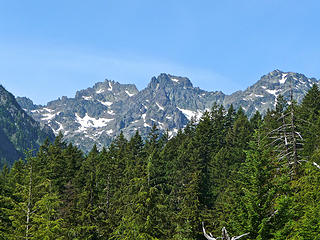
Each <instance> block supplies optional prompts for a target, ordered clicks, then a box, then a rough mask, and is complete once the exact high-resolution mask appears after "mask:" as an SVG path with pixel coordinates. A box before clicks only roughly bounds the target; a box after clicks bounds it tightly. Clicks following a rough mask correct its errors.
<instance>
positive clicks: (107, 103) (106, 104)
mask: <svg viewBox="0 0 320 240" xmlns="http://www.w3.org/2000/svg"><path fill="white" fill-rule="evenodd" d="M99 102H100V103H101V104H103V105H105V106H107V107H110V106H111V105H112V103H113V102H108V101H106V102H104V101H99Z"/></svg>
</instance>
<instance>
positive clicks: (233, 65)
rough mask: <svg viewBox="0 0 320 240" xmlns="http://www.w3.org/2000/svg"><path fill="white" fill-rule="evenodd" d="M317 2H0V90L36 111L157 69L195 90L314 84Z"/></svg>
mask: <svg viewBox="0 0 320 240" xmlns="http://www.w3.org/2000/svg"><path fill="white" fill-rule="evenodd" d="M319 9H320V1H317V0H314V1H313V0H306V1H301V0H223V1H220V0H161V1H159V0H158V1H157V0H92V1H85V0H55V1H43V0H28V1H25V0H20V1H18V0H10V1H8V0H0V84H2V85H4V87H6V88H7V89H8V90H9V91H11V92H12V93H13V94H15V95H18V96H28V97H30V98H31V99H32V100H34V102H35V103H38V104H39V103H41V104H45V103H46V102H48V101H50V100H54V99H56V98H58V97H59V96H68V97H72V96H74V94H75V92H76V90H80V89H84V88H87V87H90V86H92V85H93V84H94V83H95V82H99V81H103V80H104V79H105V78H108V79H112V80H115V81H119V82H120V83H134V84H136V85H137V87H138V88H139V89H142V88H144V87H145V86H146V85H147V84H148V82H149V81H150V78H151V77H152V76H157V75H158V74H159V73H161V72H167V73H171V74H175V75H182V76H187V77H189V78H190V79H191V81H192V82H193V84H194V85H195V86H199V87H200V88H202V89H205V90H222V91H223V92H225V93H231V92H233V91H235V90H239V89H245V88H246V87H248V86H249V85H251V84H253V83H254V82H256V81H257V80H258V79H259V78H260V77H261V76H262V75H264V74H266V73H268V72H270V71H272V70H274V69H280V70H284V71H294V72H300V73H304V74H306V75H307V76H309V77H316V78H320V67H319V66H320V60H319V57H320V27H319V25H320V20H319Z"/></svg>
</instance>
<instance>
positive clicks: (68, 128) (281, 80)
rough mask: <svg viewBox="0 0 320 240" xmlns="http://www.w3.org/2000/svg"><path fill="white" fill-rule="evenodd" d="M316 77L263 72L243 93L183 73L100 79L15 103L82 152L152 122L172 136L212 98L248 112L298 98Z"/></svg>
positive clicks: (144, 130)
mask: <svg viewBox="0 0 320 240" xmlns="http://www.w3.org/2000/svg"><path fill="white" fill-rule="evenodd" d="M317 82H318V81H317V80H316V79H315V78H307V77H305V76H304V75H302V74H298V73H293V72H286V73H285V72H282V71H280V70H275V71H273V72H270V73H268V74H267V75H265V76H263V77H262V78H261V79H260V80H259V81H258V82H257V83H255V84H254V85H252V86H250V87H248V88H247V89H246V90H244V91H237V92H235V93H233V94H231V95H225V94H224V93H222V92H221V91H216V92H208V91H205V90H201V89H199V88H198V87H193V85H192V83H191V81H190V80H189V79H188V78H185V77H178V76H173V75H169V74H164V73H163V74H160V75H159V76H158V77H157V78H156V77H153V78H152V79H151V81H150V83H149V84H148V86H147V87H146V88H145V89H143V90H141V91H138V90H137V88H136V86H135V85H131V84H120V83H117V82H114V81H109V80H105V81H104V82H100V83H97V84H95V85H94V86H93V87H92V88H88V89H85V90H81V91H78V92H77V93H76V96H75V97H74V98H67V97H62V98H61V99H60V98H59V99H58V100H55V101H52V102H49V103H48V104H47V105H46V106H36V105H34V104H33V103H32V101H31V100H29V99H26V98H18V99H17V100H18V102H19V103H20V104H21V106H22V107H23V108H25V109H26V111H27V112H28V113H29V114H30V115H31V116H32V117H33V118H35V119H36V120H38V121H40V122H41V123H45V124H48V125H49V126H50V127H51V128H52V129H53V131H54V132H55V134H58V132H59V131H62V133H63V134H64V135H65V137H66V140H68V141H71V142H73V143H75V144H76V145H78V146H79V147H80V148H82V149H83V150H85V151H88V150H89V149H90V148H91V147H92V146H93V144H94V143H96V144H97V145H98V146H100V147H102V146H104V145H108V144H109V143H110V141H111V139H112V138H113V137H115V136H116V135H118V134H119V133H120V132H121V131H122V132H123V133H124V134H125V136H132V135H133V134H134V132H135V131H136V130H139V131H140V133H141V134H142V135H145V134H146V133H147V132H148V131H149V130H150V128H151V127H152V125H153V124H156V125H157V126H158V128H160V129H161V130H162V131H166V130H168V131H169V135H173V134H175V133H176V132H177V131H178V129H180V128H183V127H184V126H185V125H186V124H187V122H188V121H189V120H190V119H191V117H192V116H196V117H198V118H199V117H200V116H201V114H202V113H203V112H204V111H206V110H208V109H210V108H211V107H212V105H213V104H214V103H215V102H216V103H217V104H222V105H224V106H225V107H226V108H227V107H229V106H230V105H231V104H233V105H234V107H235V108H238V107H240V106H241V107H242V108H243V109H244V110H245V111H246V112H247V114H248V115H252V114H253V113H254V112H255V111H257V110H259V111H260V112H262V113H264V112H265V111H266V110H267V109H268V108H273V107H274V106H275V103H276V97H277V96H278V95H279V94H282V95H284V96H285V97H288V96H289V93H290V89H291V86H292V88H293V93H294V98H295V99H296V100H297V101H298V102H300V101H301V100H302V98H303V96H304V95H305V93H306V92H307V90H308V89H309V88H311V86H312V85H313V84H314V83H317Z"/></svg>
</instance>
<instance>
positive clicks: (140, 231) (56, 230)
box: [0, 86, 320, 240]
mask: <svg viewBox="0 0 320 240" xmlns="http://www.w3.org/2000/svg"><path fill="white" fill-rule="evenodd" d="M319 99H320V94H319V90H318V88H317V87H316V86H314V87H313V88H312V89H311V90H310V92H309V93H308V94H307V95H306V98H305V99H304V100H303V102H302V104H301V105H296V104H295V103H294V104H293V105H292V104H288V103H287V102H286V101H285V100H284V98H283V97H282V96H279V97H278V100H277V106H276V109H275V110H272V111H271V110H270V111H268V112H267V114H266V115H265V116H264V117H262V116H261V115H260V113H258V112H257V113H256V114H255V115H254V116H253V117H252V118H251V119H250V120H249V119H248V118H247V116H246V115H245V114H244V112H243V110H242V109H239V110H238V111H237V112H236V111H235V110H234V109H233V106H231V107H230V108H229V109H228V110H227V111H226V110H225V109H224V108H223V107H222V106H218V105H214V106H213V107H212V109H211V111H209V112H206V113H205V114H204V115H203V116H202V118H201V119H200V120H199V122H198V123H195V122H194V121H191V122H190V123H189V124H188V125H187V126H186V127H185V129H184V130H183V131H182V130H180V131H179V132H178V134H177V136H175V137H173V138H171V139H168V136H167V135H166V134H164V135H161V134H160V133H159V131H158V129H157V128H156V127H155V126H153V128H152V130H151V131H150V134H149V135H148V137H147V139H146V140H143V139H142V138H141V136H140V135H139V133H138V132H136V134H135V135H134V136H133V137H132V138H131V139H129V140H127V139H126V138H125V137H124V135H123V134H120V135H119V136H118V137H117V138H116V139H115V140H114V141H113V142H112V143H111V145H110V147H109V148H107V149H106V148H103V149H102V150H99V149H97V147H96V146H94V147H93V148H92V150H91V151H90V152H89V154H88V155H86V156H84V154H83V153H82V152H81V151H80V150H79V149H78V148H77V147H75V146H73V145H72V144H67V143H66V142H64V141H63V136H62V135H60V136H58V137H57V138H56V140H55V142H54V143H50V141H45V142H44V144H43V145H42V146H41V147H40V149H39V151H38V152H37V154H36V155H32V154H29V155H28V157H27V161H22V160H20V161H16V162H15V163H14V164H13V166H12V167H11V169H9V168H8V167H6V166H4V168H3V170H2V171H1V174H0V239H19V238H20V239H30V240H31V239H141V240H149V239H151V240H152V239H153V240H171V239H174V240H194V239H203V238H204V237H203V234H202V229H201V222H202V221H203V222H205V223H206V224H205V225H206V226H208V232H212V233H213V234H214V235H215V236H220V234H221V228H222V227H227V229H228V232H230V233H232V234H233V235H240V234H242V233H245V232H249V233H250V234H249V235H248V237H247V239H259V240H265V239H320V235H319V232H320V217H319V216H320V205H319V202H320V169H319V168H317V164H318V165H320V151H319V148H320V139H319V136H318V132H319V129H320V116H319V111H320V107H319V104H320V100H319ZM292 114H293V117H292ZM291 120H293V121H291ZM292 123H293V124H294V130H295V133H293V134H294V135H295V136H298V134H297V133H299V134H300V135H301V139H303V140H301V141H300V142H302V143H303V145H302V144H301V145H300V146H299V151H297V155H298V158H297V160H298V161H297V164H299V165H298V167H299V171H296V172H293V171H292V166H291V165H290V162H291V161H292V157H291V156H292V155H286V156H284V157H282V155H281V154H282V153H281V151H282V152H283V151H291V150H290V149H289V145H290V144H288V145H286V144H285V143H284V141H283V139H284V136H287V135H285V134H288V136H289V134H290V133H291V134H292V131H291V132H290V128H289V127H284V128H283V126H284V125H285V126H288V125H290V124H292ZM8 128H10V126H8ZM279 129H282V130H281V131H279ZM275 139H276V141H275ZM279 139H280V140H279ZM288 139H289V137H288ZM297 142H298V143H300V142H299V141H298V140H297ZM291 145H292V144H291ZM279 152H280V154H279ZM212 223H214V225H213V226H212ZM210 226H211V227H210Z"/></svg>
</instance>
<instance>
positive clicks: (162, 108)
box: [156, 102, 164, 111]
mask: <svg viewBox="0 0 320 240" xmlns="http://www.w3.org/2000/svg"><path fill="white" fill-rule="evenodd" d="M156 105H157V106H158V108H159V109H160V110H162V111H164V107H162V106H161V105H160V104H159V103H157V102H156Z"/></svg>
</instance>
